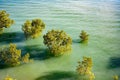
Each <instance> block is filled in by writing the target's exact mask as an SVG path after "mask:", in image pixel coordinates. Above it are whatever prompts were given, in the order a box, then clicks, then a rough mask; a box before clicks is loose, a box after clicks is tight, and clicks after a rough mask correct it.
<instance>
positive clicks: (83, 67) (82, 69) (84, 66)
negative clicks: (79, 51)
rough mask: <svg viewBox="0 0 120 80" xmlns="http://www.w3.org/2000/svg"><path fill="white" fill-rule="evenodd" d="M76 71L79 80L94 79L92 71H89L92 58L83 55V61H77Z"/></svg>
mask: <svg viewBox="0 0 120 80" xmlns="http://www.w3.org/2000/svg"><path fill="white" fill-rule="evenodd" d="M78 64H79V65H78V66H77V69H76V71H77V72H78V74H79V75H80V79H81V80H94V78H95V76H94V73H92V72H91V69H92V59H91V58H88V57H83V61H82V62H81V61H79V62H78Z"/></svg>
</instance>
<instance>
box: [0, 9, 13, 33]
mask: <svg viewBox="0 0 120 80" xmlns="http://www.w3.org/2000/svg"><path fill="white" fill-rule="evenodd" d="M13 23H14V21H13V20H12V19H10V18H9V14H8V13H7V12H6V11H5V10H0V34H1V33H2V32H3V28H9V27H10V26H11V25H12V24H13Z"/></svg>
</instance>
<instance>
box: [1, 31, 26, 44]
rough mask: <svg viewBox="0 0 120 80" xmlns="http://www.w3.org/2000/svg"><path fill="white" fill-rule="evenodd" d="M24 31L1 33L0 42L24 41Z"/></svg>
mask: <svg viewBox="0 0 120 80" xmlns="http://www.w3.org/2000/svg"><path fill="white" fill-rule="evenodd" d="M24 40H25V37H24V33H21V32H12V33H3V34H0V42H1V43H13V42H14V43H17V42H21V41H24Z"/></svg>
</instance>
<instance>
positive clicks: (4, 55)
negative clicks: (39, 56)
mask: <svg viewBox="0 0 120 80" xmlns="http://www.w3.org/2000/svg"><path fill="white" fill-rule="evenodd" d="M29 61H30V60H29V54H28V53H27V54H26V55H24V56H23V57H22V56H21V50H20V49H19V50H18V49H17V48H16V45H15V44H10V45H9V47H3V48H1V49H0V64H2V65H7V66H16V65H19V64H21V63H28V62H29Z"/></svg>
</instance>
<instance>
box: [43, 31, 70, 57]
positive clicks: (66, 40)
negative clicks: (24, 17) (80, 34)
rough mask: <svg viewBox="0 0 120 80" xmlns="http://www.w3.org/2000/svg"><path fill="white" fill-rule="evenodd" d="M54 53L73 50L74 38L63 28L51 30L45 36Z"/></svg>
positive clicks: (56, 54)
mask: <svg viewBox="0 0 120 80" xmlns="http://www.w3.org/2000/svg"><path fill="white" fill-rule="evenodd" d="M43 38H44V44H45V45H47V47H48V48H49V51H50V53H51V54H52V55H54V56H58V55H61V54H63V53H64V52H66V51H69V50H71V44H72V39H71V37H69V36H68V35H67V34H66V33H65V32H64V31H63V30H51V31H48V32H47V33H46V35H44V36H43Z"/></svg>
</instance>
